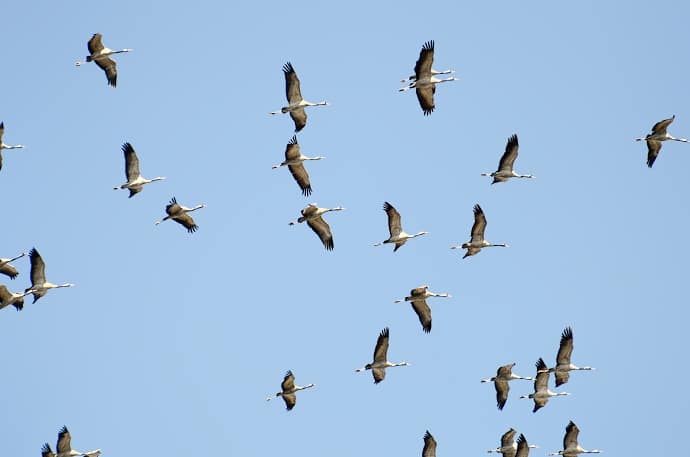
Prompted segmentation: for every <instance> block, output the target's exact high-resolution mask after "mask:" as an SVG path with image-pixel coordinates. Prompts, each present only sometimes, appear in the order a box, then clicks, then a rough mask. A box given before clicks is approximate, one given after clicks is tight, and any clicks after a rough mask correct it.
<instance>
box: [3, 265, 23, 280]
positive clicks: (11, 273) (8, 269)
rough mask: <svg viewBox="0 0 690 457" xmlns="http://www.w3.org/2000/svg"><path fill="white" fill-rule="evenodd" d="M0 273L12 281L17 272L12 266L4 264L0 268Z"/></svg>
mask: <svg viewBox="0 0 690 457" xmlns="http://www.w3.org/2000/svg"><path fill="white" fill-rule="evenodd" d="M0 273H2V274H4V275H7V276H9V277H10V279H14V278H16V277H17V275H18V274H19V272H18V271H17V269H16V268H15V266H14V265H12V264H9V263H6V264H5V265H2V266H0Z"/></svg>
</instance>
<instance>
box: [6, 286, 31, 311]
mask: <svg viewBox="0 0 690 457" xmlns="http://www.w3.org/2000/svg"><path fill="white" fill-rule="evenodd" d="M26 294H27V293H26V292H19V293H15V292H10V291H9V290H8V289H7V287H6V286H4V285H0V309H3V308H4V307H6V306H10V305H12V306H14V307H15V308H17V311H21V310H22V308H24V296H25V295H26Z"/></svg>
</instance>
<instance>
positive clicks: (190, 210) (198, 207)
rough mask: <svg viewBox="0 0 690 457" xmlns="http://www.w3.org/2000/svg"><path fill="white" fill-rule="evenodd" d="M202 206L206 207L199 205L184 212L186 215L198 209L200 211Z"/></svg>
mask: <svg viewBox="0 0 690 457" xmlns="http://www.w3.org/2000/svg"><path fill="white" fill-rule="evenodd" d="M204 206H206V205H204V204H203V203H202V204H201V205H196V206H195V207H194V208H190V209H188V210H186V212H187V213H191V212H192V211H196V210H198V209H201V208H203V207H204Z"/></svg>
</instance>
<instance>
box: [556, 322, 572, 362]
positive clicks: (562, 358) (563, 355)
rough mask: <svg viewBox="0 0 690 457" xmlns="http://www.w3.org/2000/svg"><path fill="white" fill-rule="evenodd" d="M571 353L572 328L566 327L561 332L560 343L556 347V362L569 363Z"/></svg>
mask: <svg viewBox="0 0 690 457" xmlns="http://www.w3.org/2000/svg"><path fill="white" fill-rule="evenodd" d="M572 353H573V329H572V328H571V327H567V328H566V329H565V330H563V333H561V344H560V346H559V347H558V354H557V355H556V362H557V363H558V365H570V356H571V355H572Z"/></svg>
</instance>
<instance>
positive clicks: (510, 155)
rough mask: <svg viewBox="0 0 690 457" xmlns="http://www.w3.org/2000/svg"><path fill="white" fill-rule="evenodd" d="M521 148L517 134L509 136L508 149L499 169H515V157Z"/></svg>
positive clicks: (499, 164)
mask: <svg viewBox="0 0 690 457" xmlns="http://www.w3.org/2000/svg"><path fill="white" fill-rule="evenodd" d="M519 148H520V145H519V144H518V137H517V135H512V136H511V137H510V138H508V142H507V143H506V150H505V152H504V153H503V156H501V160H500V162H499V163H498V169H499V170H500V171H513V164H514V163H515V159H517V156H518V149H519Z"/></svg>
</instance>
